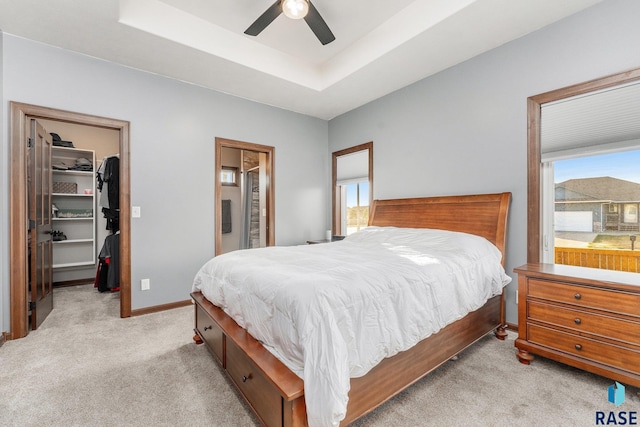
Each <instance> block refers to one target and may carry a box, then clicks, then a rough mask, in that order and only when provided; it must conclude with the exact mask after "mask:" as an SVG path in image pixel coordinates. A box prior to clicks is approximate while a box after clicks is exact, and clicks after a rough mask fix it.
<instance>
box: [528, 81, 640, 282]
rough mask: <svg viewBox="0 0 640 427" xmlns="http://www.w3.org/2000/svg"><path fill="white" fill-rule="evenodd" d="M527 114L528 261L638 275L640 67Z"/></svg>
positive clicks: (542, 102) (555, 95)
mask: <svg viewBox="0 0 640 427" xmlns="http://www.w3.org/2000/svg"><path fill="white" fill-rule="evenodd" d="M528 109H529V112H528V115H529V127H528V144H529V146H528V152H529V161H528V183H529V185H528V187H529V196H528V203H529V209H528V211H529V213H530V215H529V220H528V232H527V234H528V246H527V248H528V249H527V261H528V262H531V263H537V262H548V263H557V264H570V265H576V266H582V267H592V268H602V269H610V270H622V271H634V272H640V251H635V252H634V245H633V243H634V241H635V240H636V237H637V236H638V235H640V222H639V221H638V219H639V218H638V208H640V172H639V171H640V168H638V166H637V165H639V164H640V69H637V70H631V71H627V72H624V73H620V74H618V75H613V76H607V77H604V78H602V79H598V80H593V81H590V82H586V83H583V84H578V85H574V86H571V87H567V88H563V89H558V90H555V91H552V92H548V93H545V94H541V95H537V96H534V97H531V98H529V99H528Z"/></svg>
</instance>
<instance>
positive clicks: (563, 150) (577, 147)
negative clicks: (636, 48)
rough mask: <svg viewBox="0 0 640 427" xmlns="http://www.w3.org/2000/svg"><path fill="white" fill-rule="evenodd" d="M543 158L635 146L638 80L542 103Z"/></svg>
mask: <svg viewBox="0 0 640 427" xmlns="http://www.w3.org/2000/svg"><path fill="white" fill-rule="evenodd" d="M541 118H542V121H541V123H542V127H541V133H540V145H541V147H540V148H541V153H542V161H543V162H548V161H554V160H560V159H563V158H569V157H574V156H576V155H585V154H597V153H606V152H613V151H623V150H629V149H637V148H638V147H639V146H640V82H633V83H631V84H626V85H620V86H616V87H613V88H608V89H604V90H601V91H597V92H590V93H588V94H584V95H579V96H575V97H572V98H567V99H563V100H560V101H556V102H551V103H547V104H543V105H542V106H541Z"/></svg>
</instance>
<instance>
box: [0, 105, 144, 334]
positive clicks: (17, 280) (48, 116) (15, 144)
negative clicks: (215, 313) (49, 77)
mask: <svg viewBox="0 0 640 427" xmlns="http://www.w3.org/2000/svg"><path fill="white" fill-rule="evenodd" d="M10 110H11V117H10V123H11V134H10V140H11V153H10V165H11V173H10V193H11V194H10V207H11V209H10V210H11V217H10V241H11V243H10V255H9V256H10V264H11V267H10V293H11V301H10V318H11V327H10V332H9V336H8V337H7V338H8V339H16V338H22V337H25V336H26V335H27V334H28V333H29V330H30V329H32V327H31V324H30V316H31V310H32V309H34V308H35V310H37V306H36V307H33V306H32V307H30V304H29V303H30V298H31V295H30V290H29V281H30V277H29V265H28V264H29V257H30V256H29V242H28V241H29V233H28V230H29V215H28V203H27V201H28V196H29V194H28V192H29V188H28V184H29V183H28V165H29V162H28V157H29V145H28V144H29V141H28V139H29V134H30V132H29V129H30V126H31V123H32V122H33V121H37V122H39V123H40V124H41V125H42V124H44V125H49V126H55V127H57V128H58V129H63V130H64V129H70V126H71V127H72V128H73V127H74V126H76V127H78V128H94V129H95V131H96V132H100V131H104V132H107V133H109V132H112V133H113V132H115V134H116V136H115V138H116V139H117V143H116V144H115V145H116V149H117V151H118V153H117V155H118V157H119V168H118V170H119V186H118V188H119V197H118V200H119V208H120V213H119V230H120V231H119V233H120V244H119V249H120V275H119V276H120V277H119V279H120V280H119V282H120V291H119V294H120V317H129V316H131V311H132V310H131V250H130V225H131V224H130V181H129V171H130V167H129V122H126V121H122V120H116V119H109V118H104V117H98V116H93V115H87V114H82V113H75V112H69V111H63V110H56V109H52V108H47V107H41V106H36V105H30V104H23V103H17V102H11V103H10ZM47 132H55V131H52V130H47ZM94 148H98V150H95V151H97V156H96V162H95V163H96V164H95V165H94V166H95V168H97V167H98V166H99V165H100V161H102V160H103V159H102V157H104V155H108V154H110V153H107V152H105V151H101V150H100V147H87V149H91V150H93V149H94ZM108 151H113V150H111V149H108ZM94 171H95V169H94ZM84 190H85V189H82V191H81V192H84ZM93 214H94V216H97V215H99V214H100V213H99V212H97V209H96V207H94V213H93ZM96 236H97V237H94V240H95V242H96V244H97V250H98V251H99V250H100V246H101V245H102V242H101V241H100V240H99V239H100V234H98V233H96ZM81 274H84V275H86V274H87V273H86V272H85V273H81ZM94 274H95V273H94ZM85 279H86V278H85ZM73 280H74V279H73V277H72V276H71V277H70V280H68V282H70V283H73ZM51 281H53V277H52V278H51ZM53 304H54V309H55V300H54V302H53Z"/></svg>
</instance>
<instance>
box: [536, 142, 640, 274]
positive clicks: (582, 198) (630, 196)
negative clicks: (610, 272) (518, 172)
mask: <svg viewBox="0 0 640 427" xmlns="http://www.w3.org/2000/svg"><path fill="white" fill-rule="evenodd" d="M639 148H640V147H639ZM638 165H640V149H638V150H632V151H624V152H617V153H609V154H600V155H590V156H575V157H571V158H568V159H561V160H553V161H549V162H546V163H545V165H544V167H543V170H544V171H545V172H543V174H549V175H553V177H552V178H551V177H548V178H546V179H545V178H543V181H542V182H543V183H542V193H543V198H544V200H547V198H549V202H548V203H545V202H544V201H543V210H544V211H546V210H549V209H551V210H552V211H553V212H552V214H548V215H544V214H543V218H542V223H543V236H544V240H546V241H547V242H548V244H547V245H546V246H545V247H544V248H543V261H544V262H548V263H558V264H570V265H576V264H578V265H581V266H585V267H597V268H607V265H608V264H609V263H608V261H607V260H606V257H613V256H620V257H622V256H625V252H624V251H629V250H632V247H633V241H634V240H635V238H636V236H638V235H640V223H639V222H638V204H639V203H640V168H638ZM629 202H632V203H629ZM547 206H548V207H547ZM596 264H597V265H596ZM610 266H611V267H615V263H612V264H611V265H610Z"/></svg>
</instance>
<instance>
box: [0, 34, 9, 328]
mask: <svg viewBox="0 0 640 427" xmlns="http://www.w3.org/2000/svg"><path fill="white" fill-rule="evenodd" d="M3 40H4V34H3V33H2V30H1V29H0V99H2V100H3V102H1V103H0V117H1V118H2V120H0V139H4V138H5V136H6V135H7V131H6V129H7V127H8V126H7V121H6V120H4V117H5V114H4V110H5V102H4V97H3V94H4V84H2V83H3V82H4V78H3V76H4V66H3V64H4V54H3V44H4V43H3ZM2 148H3V149H2V150H0V168H1V169H2V172H0V189H5V188H7V186H8V182H7V176H8V174H7V170H8V169H9V168H8V167H7V150H5V149H4V148H5V147H4V144H3V145H2ZM8 199H9V194H8V191H5V190H2V191H0V212H2V215H0V334H2V333H3V332H8V324H6V323H5V320H4V319H5V311H6V312H7V313H8V312H9V311H8V310H9V305H8V303H5V301H9V286H3V285H2V283H9V265H8V264H7V263H6V261H7V260H8V259H9V254H8V251H9V244H8V242H7V237H6V236H9V218H8V217H9V215H7V213H8V212H9V211H8V209H7V205H8ZM5 306H6V307H5ZM8 316H9V314H7V317H8ZM5 325H7V327H5Z"/></svg>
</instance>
